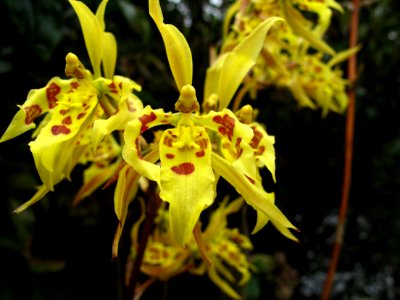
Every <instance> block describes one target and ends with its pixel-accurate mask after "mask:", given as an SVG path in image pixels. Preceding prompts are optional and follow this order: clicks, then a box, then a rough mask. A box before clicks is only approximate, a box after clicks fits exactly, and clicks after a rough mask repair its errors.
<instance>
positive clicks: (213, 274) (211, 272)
mask: <svg viewBox="0 0 400 300" xmlns="http://www.w3.org/2000/svg"><path fill="white" fill-rule="evenodd" d="M208 276H209V277H210V279H211V281H212V282H214V283H215V284H216V285H217V286H218V287H219V288H220V289H221V290H222V291H223V292H224V293H225V294H227V295H228V296H229V297H231V298H232V299H241V298H240V296H239V294H238V293H237V292H236V291H235V290H234V289H233V288H232V287H231V286H230V285H229V284H228V283H227V282H226V281H225V280H223V279H222V278H221V277H220V276H219V275H218V272H217V270H216V267H214V266H211V267H210V268H208Z"/></svg>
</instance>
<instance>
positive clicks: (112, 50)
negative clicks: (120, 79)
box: [102, 32, 117, 78]
mask: <svg viewBox="0 0 400 300" xmlns="http://www.w3.org/2000/svg"><path fill="white" fill-rule="evenodd" d="M116 63H117V41H116V40H115V37H114V35H113V34H112V33H110V32H104V33H103V58H102V64H103V73H104V77H105V78H112V77H113V75H114V71H115V65H116Z"/></svg>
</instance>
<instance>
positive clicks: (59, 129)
mask: <svg viewBox="0 0 400 300" xmlns="http://www.w3.org/2000/svg"><path fill="white" fill-rule="evenodd" d="M70 132H71V130H70V129H69V128H68V127H67V126H65V125H54V126H53V127H51V133H52V134H53V135H59V134H69V133H70Z"/></svg>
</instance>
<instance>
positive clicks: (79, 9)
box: [69, 0, 104, 78]
mask: <svg viewBox="0 0 400 300" xmlns="http://www.w3.org/2000/svg"><path fill="white" fill-rule="evenodd" d="M69 3H70V4H71V5H72V7H73V8H74V10H75V13H76V14H77V15H78V18H79V22H80V24H81V27H82V33H83V37H84V39H85V44H86V49H87V51H88V54H89V58H90V62H91V63H92V67H93V72H94V77H95V78H98V77H100V75H101V71H100V63H101V59H102V56H103V29H102V23H101V22H100V21H99V19H98V18H97V17H96V15H94V14H93V13H92V12H91V11H90V9H89V8H88V7H87V6H86V5H85V4H84V3H82V2H80V1H76V0H69ZM103 25H104V24H103Z"/></svg>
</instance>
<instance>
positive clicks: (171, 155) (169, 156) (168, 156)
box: [165, 153, 175, 159]
mask: <svg viewBox="0 0 400 300" xmlns="http://www.w3.org/2000/svg"><path fill="white" fill-rule="evenodd" d="M165 157H166V158H168V159H173V158H174V157H175V155H174V154H172V153H167V154H165Z"/></svg>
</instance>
